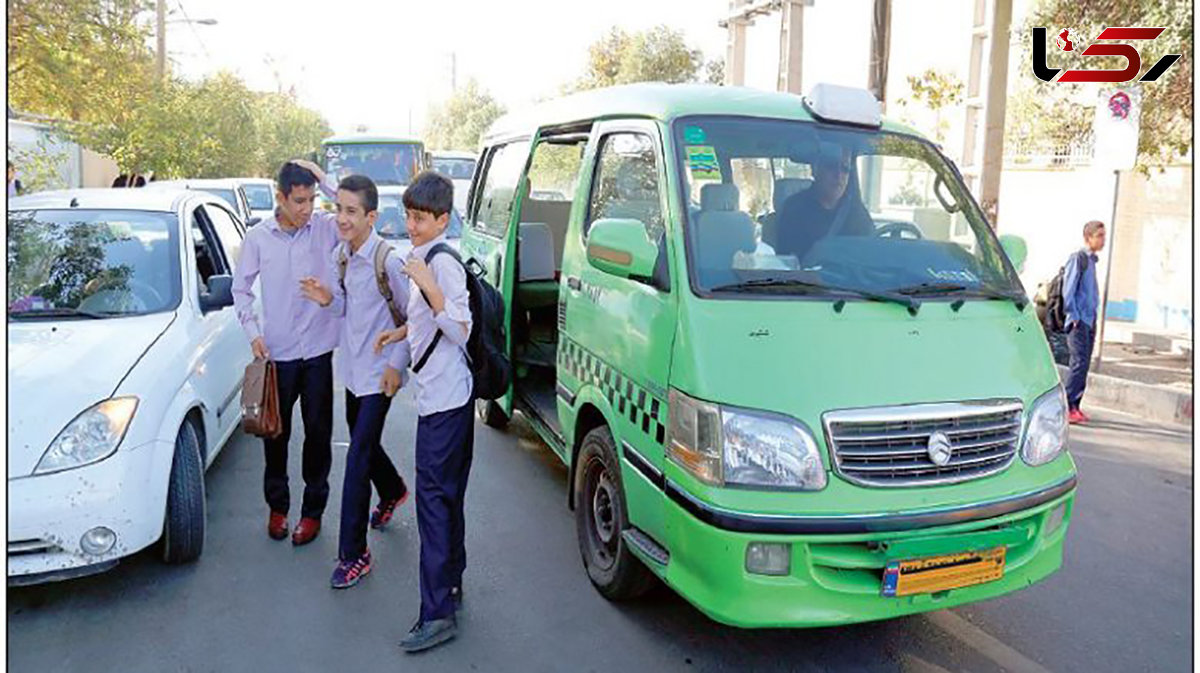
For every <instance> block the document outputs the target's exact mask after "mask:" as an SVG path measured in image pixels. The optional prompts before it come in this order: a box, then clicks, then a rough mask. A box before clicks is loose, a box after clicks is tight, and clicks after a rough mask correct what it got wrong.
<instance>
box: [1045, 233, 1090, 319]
mask: <svg viewBox="0 0 1200 673" xmlns="http://www.w3.org/2000/svg"><path fill="white" fill-rule="evenodd" d="M1075 254H1076V255H1078V256H1079V261H1078V262H1077V263H1078V264H1079V272H1080V273H1083V272H1084V271H1087V269H1088V264H1089V263H1090V261H1091V260H1089V259H1088V256H1087V255H1086V254H1084V253H1083V251H1079V252H1077V253H1075ZM1066 273H1067V267H1066V265H1065V264H1064V265H1063V266H1062V267H1060V268H1059V269H1058V273H1056V274H1054V278H1052V279H1050V285H1049V286H1048V287H1047V289H1046V306H1045V309H1044V312H1043V313H1042V315H1041V316H1040V317H1041V319H1042V325H1043V326H1044V327H1045V328H1046V329H1047V330H1048V331H1050V332H1065V331H1066V329H1067V304H1066V302H1065V301H1064V300H1063V279H1064V278H1065V277H1066Z"/></svg>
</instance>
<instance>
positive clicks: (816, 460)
mask: <svg viewBox="0 0 1200 673" xmlns="http://www.w3.org/2000/svg"><path fill="white" fill-rule="evenodd" d="M668 403H669V413H670V431H669V432H668V438H667V454H668V455H669V456H670V457H671V459H672V460H674V461H675V463H677V464H678V465H679V466H680V467H682V468H684V469H685V470H687V471H688V472H690V473H691V474H692V475H694V476H695V477H696V478H697V479H699V480H700V481H703V482H705V483H707V484H712V485H714V486H723V485H736V486H751V487H768V488H786V489H799V490H806V491H817V490H820V489H823V488H825V484H826V481H827V477H826V472H825V465H824V463H823V462H822V460H821V453H820V450H819V449H818V448H817V441H816V439H815V438H814V437H813V434H812V432H810V431H809V430H808V428H807V427H805V426H804V424H802V423H800V422H799V421H796V420H794V419H791V418H787V417H786V416H781V415H778V414H773V413H769V412H761V411H751V410H746V409H735V408H730V407H722V406H719V405H716V404H712V403H709V402H702V401H700V400H696V399H693V398H691V397H688V396H687V395H684V394H683V393H681V392H679V391H677V390H671V391H670V396H669V401H668Z"/></svg>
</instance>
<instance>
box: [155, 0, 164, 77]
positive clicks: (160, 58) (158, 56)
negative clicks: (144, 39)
mask: <svg viewBox="0 0 1200 673" xmlns="http://www.w3.org/2000/svg"><path fill="white" fill-rule="evenodd" d="M155 13H156V14H157V31H158V35H157V37H158V51H157V52H156V53H155V55H154V60H155V66H157V68H158V79H160V80H161V79H163V78H164V77H166V76H167V0H157V2H156V7H155Z"/></svg>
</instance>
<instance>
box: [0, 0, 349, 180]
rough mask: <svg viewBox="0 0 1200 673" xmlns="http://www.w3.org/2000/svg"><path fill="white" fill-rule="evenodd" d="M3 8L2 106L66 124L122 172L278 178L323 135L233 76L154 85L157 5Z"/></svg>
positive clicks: (106, 1)
mask: <svg viewBox="0 0 1200 673" xmlns="http://www.w3.org/2000/svg"><path fill="white" fill-rule="evenodd" d="M8 9H9V23H8V81H9V87H10V88H9V104H10V105H11V106H13V107H14V108H15V109H18V110H21V111H25V112H34V113H37V114H41V115H45V116H48V117H53V118H56V119H59V120H62V121H61V122H60V123H59V124H58V130H59V132H60V133H62V134H64V135H66V136H68V137H70V138H71V139H73V140H75V141H76V142H78V143H80V144H81V145H83V146H85V147H89V148H91V149H93V150H95V151H97V152H101V153H103V154H107V155H109V156H110V157H112V158H113V159H114V160H115V161H116V162H117V165H118V166H119V167H120V168H121V170H122V171H123V172H136V173H151V172H153V173H155V174H157V175H158V176H160V177H164V178H175V177H233V176H245V175H263V176H266V175H273V174H274V173H275V171H277V170H278V168H279V165H280V164H282V163H283V162H284V161H285V160H286V159H288V158H293V157H297V156H304V155H306V154H308V153H309V152H312V151H313V150H314V149H316V148H317V147H318V146H319V145H320V141H321V139H322V138H324V137H325V136H327V135H329V133H330V129H329V126H328V124H327V123H326V122H325V120H324V119H323V118H322V117H321V116H320V115H319V114H317V113H316V112H313V111H312V110H308V109H306V108H304V107H302V106H300V105H299V104H298V103H297V101H296V100H295V98H294V97H292V96H290V95H287V94H282V93H258V92H254V91H250V90H249V89H247V88H246V85H245V83H244V82H243V81H242V80H241V79H239V78H238V77H236V76H235V75H233V74H231V73H227V72H221V73H217V74H214V75H211V76H209V77H206V78H205V79H204V80H202V81H200V82H187V81H184V80H181V79H175V78H171V77H169V76H168V77H167V78H165V79H162V80H160V79H159V77H158V76H157V74H156V70H155V66H154V54H153V53H152V51H151V50H150V48H149V46H148V45H150V44H152V43H153V40H152V35H151V33H150V30H149V26H150V25H151V23H152V22H150V21H148V20H146V19H147V18H148V17H147V16H146V14H147V13H148V12H150V11H151V10H152V3H149V2H146V1H144V0H10V2H9V4H8ZM22 172H23V173H27V172H28V169H27V168H26V167H25V166H24V165H23V166H22ZM31 186H32V185H31Z"/></svg>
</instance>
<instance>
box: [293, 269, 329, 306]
mask: <svg viewBox="0 0 1200 673" xmlns="http://www.w3.org/2000/svg"><path fill="white" fill-rule="evenodd" d="M300 292H301V294H303V295H304V296H305V297H306V298H308V299H309V300H311V301H315V302H317V303H318V304H320V305H321V306H322V307H325V306H329V305H330V304H332V303H333V293H332V292H330V291H329V288H327V287H325V286H324V285H322V284H321V281H319V280H317V279H316V278H313V277H312V276H309V277H307V278H302V279H300Z"/></svg>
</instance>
